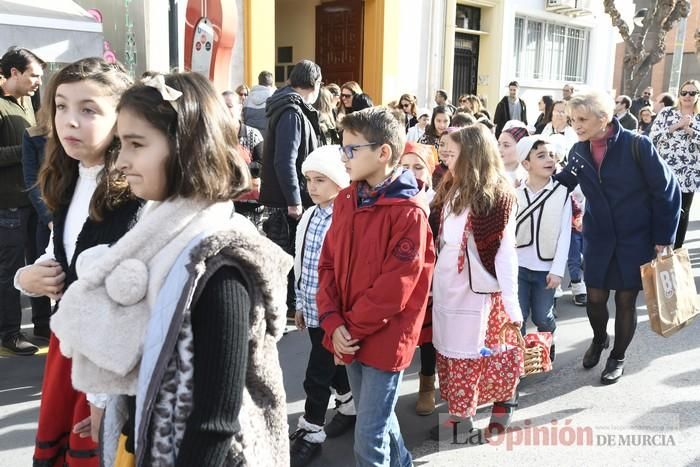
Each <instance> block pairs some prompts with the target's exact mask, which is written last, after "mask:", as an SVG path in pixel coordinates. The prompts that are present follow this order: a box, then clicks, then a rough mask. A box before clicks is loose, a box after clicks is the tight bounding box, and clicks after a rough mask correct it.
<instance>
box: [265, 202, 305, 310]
mask: <svg viewBox="0 0 700 467" xmlns="http://www.w3.org/2000/svg"><path fill="white" fill-rule="evenodd" d="M269 211H270V215H269V217H268V218H267V220H266V221H265V222H264V223H263V231H264V232H265V235H267V238H269V239H270V240H272V241H273V242H275V243H276V244H277V245H279V246H280V247H281V248H282V249H283V250H284V251H286V252H287V253H289V254H290V255H292V256H294V242H295V241H296V235H297V225H298V224H299V220H298V219H293V218H291V217H289V216H288V215H287V209H280V208H269ZM296 309H297V307H296V291H295V290H294V270H293V269H292V270H291V271H289V274H288V275H287V317H288V318H294V314H295V313H296Z"/></svg>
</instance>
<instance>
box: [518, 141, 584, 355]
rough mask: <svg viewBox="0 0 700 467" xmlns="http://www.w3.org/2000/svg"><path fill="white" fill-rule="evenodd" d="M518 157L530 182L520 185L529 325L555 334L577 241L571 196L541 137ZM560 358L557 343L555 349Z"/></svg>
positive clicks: (523, 298) (521, 287)
mask: <svg viewBox="0 0 700 467" xmlns="http://www.w3.org/2000/svg"><path fill="white" fill-rule="evenodd" d="M517 149H518V159H519V160H520V163H521V164H522V166H523V168H524V169H525V170H526V171H527V181H526V182H525V183H523V184H522V185H520V187H518V188H517V189H516V195H517V198H518V214H517V217H516V241H517V247H518V265H519V268H518V299H519V301H520V308H521V309H522V312H523V328H522V332H523V334H525V328H526V323H527V318H528V316H530V315H531V316H532V321H533V323H535V325H536V326H537V330H538V331H543V332H554V330H555V329H556V327H557V326H556V323H555V321H554V292H555V290H556V288H557V287H558V286H559V285H560V284H561V280H562V277H563V276H564V270H565V268H566V262H567V259H568V255H569V243H570V241H571V197H570V195H569V192H568V190H567V189H566V187H565V186H563V185H560V184H559V183H558V182H556V181H554V180H553V179H552V175H553V174H554V172H555V169H556V155H555V152H554V148H553V147H552V145H551V143H549V141H548V140H546V139H545V138H543V137H542V136H540V135H535V136H526V137H524V138H522V139H521V140H520V141H519V142H518V146H517ZM550 354H551V358H552V360H554V345H552V348H551V349H550Z"/></svg>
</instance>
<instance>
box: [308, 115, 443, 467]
mask: <svg viewBox="0 0 700 467" xmlns="http://www.w3.org/2000/svg"><path fill="white" fill-rule="evenodd" d="M342 127H343V144H344V146H343V147H342V160H343V163H344V165H345V169H346V171H347V172H348V174H349V175H350V180H352V184H351V186H350V187H349V188H346V189H344V190H342V191H341V192H340V193H339V195H338V197H337V198H336V200H335V202H334V206H333V222H332V223H331V227H330V229H329V231H328V233H327V235H326V239H325V242H324V245H323V250H322V252H321V259H320V260H319V267H318V275H319V291H318V295H317V304H318V313H319V323H320V325H321V327H322V328H323V330H324V331H325V338H324V346H325V347H326V348H327V349H328V350H330V351H332V352H333V353H334V355H335V358H336V361H337V362H343V363H344V364H345V365H346V366H347V373H348V379H349V380H350V387H351V389H352V392H353V398H354V400H355V408H356V411H357V422H356V425H355V449H354V450H355V456H356V462H357V464H358V465H385V464H386V461H387V459H389V458H391V465H401V466H409V465H412V460H411V455H410V453H409V452H408V450H407V449H406V447H405V446H404V443H403V439H402V437H401V431H400V429H399V424H398V420H397V419H396V415H395V413H394V407H395V405H396V401H397V399H398V387H399V384H400V382H401V378H402V376H403V370H404V369H405V368H406V367H408V365H409V364H410V363H411V359H412V358H413V353H414V351H415V347H416V344H417V342H418V337H419V335H420V331H421V326H422V324H423V319H424V315H425V308H426V304H427V301H428V292H429V290H430V281H431V276H432V272H433V267H434V262H435V251H434V248H433V237H432V233H431V231H430V228H429V226H428V218H427V212H428V207H427V205H426V204H425V201H424V199H423V197H422V196H420V195H419V193H420V191H421V188H420V187H419V185H418V182H417V181H416V179H415V177H414V175H413V173H412V172H410V171H408V170H404V169H402V168H399V167H398V166H397V163H398V161H399V158H400V156H401V153H402V150H403V147H404V142H405V137H404V129H403V127H402V125H401V123H400V122H398V121H397V120H396V119H395V118H394V117H393V116H392V114H391V112H390V111H389V110H388V109H386V108H379V107H374V108H370V109H366V110H363V111H359V112H354V113H352V114H350V115H348V116H346V117H345V118H344V119H343V121H342Z"/></svg>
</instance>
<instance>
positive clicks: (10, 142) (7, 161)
mask: <svg viewBox="0 0 700 467" xmlns="http://www.w3.org/2000/svg"><path fill="white" fill-rule="evenodd" d="M44 66H45V63H44V62H43V61H42V60H41V59H40V58H39V57H37V56H36V55H34V54H33V53H32V52H30V51H29V50H27V49H20V48H11V49H10V50H8V51H7V52H6V53H5V55H3V56H2V58H0V72H1V73H2V76H3V77H4V78H5V82H4V83H2V85H1V87H0V90H1V91H2V95H1V96H0V339H1V340H2V347H3V348H4V349H7V350H9V351H10V352H13V353H14V354H16V355H33V354H35V353H36V352H37V351H38V350H39V348H38V347H37V346H35V345H34V344H32V343H31V342H29V341H28V340H27V339H26V338H25V336H24V335H23V334H22V333H21V332H20V324H21V321H22V306H21V304H20V295H19V292H18V291H17V290H16V289H15V287H14V276H15V273H16V272H17V270H18V269H19V268H21V267H22V266H24V263H25V248H31V247H33V243H34V238H35V235H36V234H35V233H30V232H29V225H30V222H31V217H32V216H36V212H34V209H33V208H32V206H31V203H30V202H29V198H28V197H27V193H26V192H25V187H24V176H23V173H22V136H23V134H24V130H26V129H27V128H29V127H31V126H34V125H35V124H36V121H35V118H34V109H33V107H32V102H31V97H32V96H33V95H34V93H35V92H36V91H37V89H39V86H40V85H41V77H42V75H43V74H44V72H43V68H44ZM35 318H36V317H35ZM44 321H45V322H44V323H41V324H40V323H38V322H37V321H35V328H34V330H35V334H36V335H37V336H41V337H47V338H48V335H49V329H48V324H49V323H48V316H45V317H44ZM39 327H41V329H39Z"/></svg>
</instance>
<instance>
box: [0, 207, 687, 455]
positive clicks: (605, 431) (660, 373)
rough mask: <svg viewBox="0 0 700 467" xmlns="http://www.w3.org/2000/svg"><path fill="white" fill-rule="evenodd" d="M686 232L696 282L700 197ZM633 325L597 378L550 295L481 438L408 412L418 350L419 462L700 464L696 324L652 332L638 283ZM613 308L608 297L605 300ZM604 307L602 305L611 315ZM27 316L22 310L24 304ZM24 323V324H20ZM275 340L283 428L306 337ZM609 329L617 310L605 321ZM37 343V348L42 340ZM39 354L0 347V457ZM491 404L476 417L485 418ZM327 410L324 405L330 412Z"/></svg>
mask: <svg viewBox="0 0 700 467" xmlns="http://www.w3.org/2000/svg"><path fill="white" fill-rule="evenodd" d="M691 220H692V222H691V225H690V228H689V235H688V238H687V240H686V247H687V248H688V250H689V252H690V257H691V262H692V265H693V270H694V273H695V277H696V285H698V286H700V201H699V202H697V203H696V204H695V206H694V208H693V212H692V213H691ZM637 305H638V318H639V324H638V327H637V333H636V335H635V338H634V340H633V342H632V344H631V346H630V348H629V350H628V353H627V364H626V367H625V375H624V376H623V377H622V378H621V379H620V381H619V382H618V383H617V384H615V385H612V386H603V385H601V384H600V382H599V380H600V372H601V371H602V369H603V364H604V361H605V358H606V356H607V351H606V352H605V353H604V354H603V358H602V359H601V363H600V365H599V366H598V367H596V368H595V369H592V370H585V369H583V367H582V366H581V357H582V355H583V353H584V351H585V349H586V348H587V346H588V344H589V342H590V339H591V331H590V327H589V324H588V320H587V318H586V314H585V309H584V308H582V307H576V306H574V305H573V304H572V302H571V295H570V294H569V293H568V292H567V294H566V295H565V296H564V297H562V298H561V299H559V301H558V310H557V312H558V318H557V340H556V343H557V357H556V362H555V368H554V370H553V371H552V372H551V373H547V374H544V375H536V376H532V377H527V378H524V379H523V380H522V382H521V384H520V390H521V397H520V407H519V408H518V409H517V410H516V412H515V416H514V423H513V427H514V428H515V430H514V431H512V432H510V433H508V434H507V435H505V436H503V437H500V438H497V439H495V440H492V441H491V442H489V443H487V444H479V443H470V442H467V441H468V439H467V437H466V435H464V434H463V433H458V434H457V437H456V438H455V439H453V437H451V436H448V437H446V438H447V439H441V441H440V442H439V443H438V442H434V441H429V440H428V439H427V435H428V430H429V429H430V427H431V426H433V425H435V424H436V423H437V422H438V419H439V417H440V416H442V417H444V414H445V412H446V407H445V405H444V403H443V404H441V405H440V406H439V407H438V411H437V412H436V414H434V415H432V416H428V417H419V416H417V415H415V412H414V406H415V402H416V394H417V391H418V371H419V358H418V352H416V356H415V357H414V360H413V364H412V365H411V367H410V368H408V369H407V370H406V371H405V373H404V379H403V383H402V385H401V390H400V396H399V400H398V403H397V407H396V413H397V416H398V419H399V423H400V425H401V430H402V433H403V436H404V439H405V442H406V445H407V447H408V448H409V449H410V450H411V453H412V455H413V458H414V463H415V465H416V466H439V467H443V466H445V467H448V466H462V465H475V466H499V467H502V466H511V465H512V466H518V467H522V466H535V465H536V466H580V465H586V466H593V465H595V466H615V467H619V466H628V465H629V466H632V465H634V466H640V465H643V466H657V465H658V466H674V467H675V466H681V467H690V466H700V442H699V441H698V440H700V324H698V322H697V321H700V320H697V321H696V322H695V323H693V324H691V325H690V326H689V327H687V328H686V329H683V330H682V331H680V332H679V333H678V334H676V335H674V336H671V337H669V338H663V337H660V336H658V335H656V334H654V333H652V332H651V330H650V328H649V323H648V317H647V312H646V307H645V306H644V300H643V294H641V293H640V295H639V300H638V302H637ZM610 309H611V310H614V305H613V302H612V300H611V306H610ZM612 314H613V313H611V315H612ZM25 318H26V321H25V322H26V323H28V318H29V315H28V313H25ZM25 326H26V327H27V328H29V329H31V325H25ZM290 331H291V332H289V333H288V334H287V335H286V336H284V337H283V338H282V340H281V341H280V343H279V351H280V352H279V353H280V362H281V365H282V368H283V369H284V385H285V389H286V391H287V403H288V407H287V416H288V421H289V425H290V429H291V430H293V429H294V427H296V423H297V420H298V418H299V416H300V415H301V414H302V413H303V410H304V391H303V387H302V382H303V380H304V371H305V368H306V362H307V358H308V352H309V342H308V336H307V335H306V333H304V332H298V331H294V330H292V329H291V328H290ZM608 332H609V333H610V334H614V320H613V319H611V320H610V323H609V325H608ZM44 350H45V349H44ZM44 361H45V357H44V356H43V355H39V356H34V357H15V356H8V355H6V354H0V375H2V376H1V379H0V467H24V466H27V465H31V455H32V446H33V441H34V435H35V430H36V420H37V416H38V407H39V400H40V391H41V378H42V371H43V366H44ZM489 410H490V409H489V407H483V408H481V409H480V411H479V413H478V414H477V416H476V417H475V425H476V426H477V427H481V428H483V427H485V426H486V425H487V424H488V418H489ZM333 413H334V411H333V410H329V412H328V416H327V418H328V419H330V417H332V415H333ZM352 441H353V436H352V433H347V434H345V435H343V436H341V437H340V438H336V439H328V440H327V441H326V443H325V444H324V446H323V450H322V454H321V455H320V457H318V458H317V459H316V460H315V461H314V462H313V464H312V466H313V467H345V466H348V467H350V466H353V465H354V459H353V451H352Z"/></svg>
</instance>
